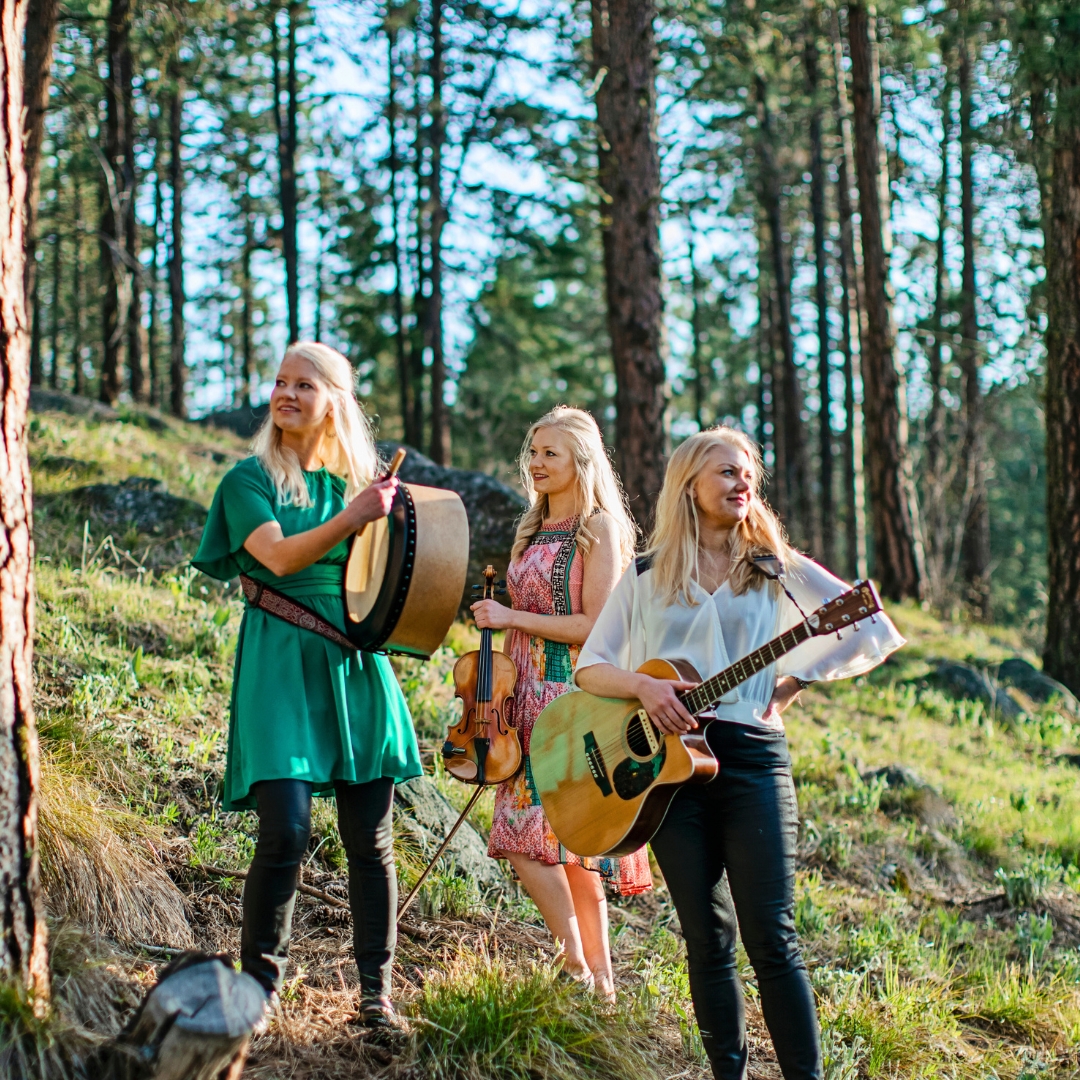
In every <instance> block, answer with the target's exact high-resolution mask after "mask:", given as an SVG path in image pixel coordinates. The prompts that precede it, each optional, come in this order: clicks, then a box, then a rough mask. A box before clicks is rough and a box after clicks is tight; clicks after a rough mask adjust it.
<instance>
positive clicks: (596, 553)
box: [473, 406, 652, 999]
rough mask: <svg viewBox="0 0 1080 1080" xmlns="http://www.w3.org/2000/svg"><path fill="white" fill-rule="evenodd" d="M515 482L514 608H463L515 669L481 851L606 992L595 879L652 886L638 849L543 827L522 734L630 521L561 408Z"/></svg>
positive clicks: (570, 652)
mask: <svg viewBox="0 0 1080 1080" xmlns="http://www.w3.org/2000/svg"><path fill="white" fill-rule="evenodd" d="M521 479H522V483H523V484H524V486H525V489H526V491H527V492H528V494H529V498H530V502H531V505H530V507H529V509H528V510H527V511H526V512H525V515H524V517H523V518H522V519H521V524H520V525H519V526H518V531H517V538H516V540H515V543H514V548H513V552H512V554H511V562H510V569H509V572H508V573H507V575H506V578H507V584H508V585H509V588H510V596H511V599H512V601H513V607H512V608H511V609H508V608H506V607H503V606H502V605H501V604H499V603H497V602H496V601H494V600H484V601H481V602H479V603H477V604H474V605H473V612H474V614H475V616H476V624H477V626H480V627H485V626H487V627H491V628H493V629H497V630H503V629H505V630H509V631H510V634H509V635H508V642H507V651H508V652H509V654H510V656H511V657H512V658H513V660H514V662H515V664H517V669H518V682H517V690H516V693H515V701H514V706H515V709H514V717H515V723H516V726H517V729H518V734H519V736H520V738H521V742H522V750H523V751H524V754H525V763H524V766H523V768H522V770H521V772H520V773H518V775H517V776H516V777H515V778H514V779H513V780H508V781H507V782H506V783H504V784H500V785H499V789H498V791H497V793H496V800H495V817H494V822H493V825H492V829H491V839H490V844H489V848H488V853H489V854H490V855H492V856H493V857H494V858H506V859H509V860H510V862H511V864H512V865H513V867H514V870H515V871H516V872H517V875H518V877H519V878H520V879H521V882H522V884H523V885H524V886H525V888H526V889H527V890H528V893H529V895H530V896H531V897H532V898H533V900H534V901H535V902H536V906H537V907H538V908H539V909H540V912H541V914H542V915H543V916H544V921H545V922H546V923H547V926H548V929H549V930H550V931H551V933H552V935H553V937H554V938H555V939H556V941H558V942H559V944H560V946H561V948H562V950H563V957H562V962H563V969H564V970H565V971H566V972H567V973H568V974H569V975H571V976H572V977H574V978H577V979H580V980H582V981H584V982H587V983H591V984H593V985H595V987H596V991H597V993H598V994H599V995H601V996H602V997H605V998H609V999H610V998H613V997H614V993H615V985H614V980H613V975H612V970H611V950H610V948H609V945H608V928H607V904H606V901H605V898H604V886H603V883H602V881H601V878H603V879H605V880H607V881H608V883H609V884H610V886H611V887H612V888H614V889H615V890H617V891H618V892H620V893H623V894H631V893H637V892H643V891H644V890H646V889H648V888H651V886H652V876H651V874H650V872H649V862H648V857H647V855H646V852H645V850H644V849H642V850H641V851H637V852H635V853H634V854H633V855H628V856H626V857H625V858H622V859H582V858H579V857H578V856H577V855H572V854H571V853H570V852H568V851H567V850H566V849H565V848H564V847H562V846H561V845H560V843H559V841H558V840H557V839H556V837H555V834H554V833H553V832H552V831H551V826H550V825H549V824H548V820H547V818H546V817H545V816H544V811H543V808H542V807H541V805H540V799H539V796H538V795H537V793H536V788H535V786H534V784H533V780H532V771H531V766H530V762H529V738H530V735H531V733H532V728H533V724H534V722H535V721H536V718H537V716H538V715H539V714H540V711H541V710H542V709H543V708H544V706H545V705H547V704H548V703H549V702H550V701H553V700H554V699H555V698H556V697H558V696H559V695H560V694H563V693H566V692H567V691H568V690H571V689H572V688H573V687H572V684H571V678H572V676H573V671H574V664H575V662H576V660H577V656H578V651H579V649H580V647H581V643H582V642H583V641H584V640H585V639H586V637H588V635H589V631H590V630H591V629H592V627H593V623H594V622H595V621H596V617H597V616H598V615H599V614H600V610H601V609H602V608H603V606H604V603H605V601H606V600H607V598H608V595H609V594H610V592H611V590H612V588H614V586H615V583H616V581H618V579H619V575H620V574H621V573H622V571H623V569H624V568H625V567H626V565H627V564H628V563H629V562H630V559H631V557H632V555H633V550H634V549H633V543H634V527H633V525H632V524H631V522H630V517H629V515H628V514H627V512H626V507H625V503H624V500H623V494H622V490H621V488H620V487H619V482H618V480H617V479H616V476H615V473H614V470H613V469H612V467H611V463H610V461H608V457H607V453H606V452H605V450H604V444H603V440H602V438H601V436H600V429H599V428H598V427H597V426H596V421H595V420H593V418H592V417H591V416H590V415H589V414H588V413H586V412H582V411H581V410H580V409H571V408H567V407H565V406H560V407H558V408H556V409H553V410H552V411H551V412H549V413H548V414H547V415H546V416H543V417H541V419H539V420H537V422H536V423H535V424H533V426H532V427H531V428H530V429H529V433H528V436H527V437H526V440H525V445H524V447H523V448H522V455H521Z"/></svg>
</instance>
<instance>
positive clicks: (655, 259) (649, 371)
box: [591, 0, 666, 528]
mask: <svg viewBox="0 0 1080 1080" xmlns="http://www.w3.org/2000/svg"><path fill="white" fill-rule="evenodd" d="M655 14H656V7H655V4H654V2H653V0H619V2H617V3H612V2H609V0H592V3H591V15H592V53H593V68H594V71H595V75H596V78H597V80H598V81H599V88H598V89H597V91H596V117H597V121H598V125H599V132H598V136H599V137H598V143H599V150H598V159H599V180H600V186H601V188H602V189H603V192H604V195H605V200H604V207H603V211H602V213H603V246H604V270H605V277H606V288H607V306H608V332H609V334H610V336H611V353H612V360H613V362H614V367H615V377H616V389H615V408H616V419H615V442H616V451H617V454H618V461H619V468H620V471H621V473H622V480H623V485H624V487H625V489H626V493H627V496H628V498H629V500H630V508H631V510H632V512H633V514H634V516H635V517H636V518H637V520H638V522H639V523H640V524H641V525H642V526H643V527H645V528H648V527H649V525H650V524H651V520H652V514H653V509H654V507H655V505H656V497H657V495H658V494H659V491H660V486H661V484H662V483H663V480H664V464H665V461H666V446H665V435H664V406H665V392H664V389H665V388H664V383H665V372H664V358H663V297H662V294H661V288H660V277H661V266H660V159H659V154H658V151H657V145H656V69H655V64H656V56H655V51H656V48H655V38H654V34H653V19H654V17H655Z"/></svg>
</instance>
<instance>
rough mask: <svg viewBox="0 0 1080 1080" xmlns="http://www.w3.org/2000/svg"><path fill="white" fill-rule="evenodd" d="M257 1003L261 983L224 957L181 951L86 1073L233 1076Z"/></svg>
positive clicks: (202, 1079) (148, 1078)
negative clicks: (235, 967) (237, 968)
mask: <svg viewBox="0 0 1080 1080" xmlns="http://www.w3.org/2000/svg"><path fill="white" fill-rule="evenodd" d="M265 1009H266V994H265V993H264V992H263V990H262V987H260V986H259V984H258V983H257V982H256V981H255V980H254V979H253V978H252V977H251V976H250V975H245V974H243V973H242V972H239V971H236V970H235V969H234V968H233V966H232V961H231V960H230V959H229V957H227V956H224V955H220V954H219V955H217V956H210V955H208V954H206V953H197V952H188V953H184V954H183V955H182V956H180V957H178V958H177V959H176V960H174V961H173V962H172V963H171V964H169V965H168V966H167V967H165V968H164V969H163V970H162V972H161V976H160V978H159V979H158V982H157V984H156V985H155V986H154V988H153V989H152V990H151V991H150V992H149V993H148V994H147V995H146V997H145V998H143V1001H142V1004H141V1005H140V1006H139V1008H138V1010H137V1011H136V1013H135V1015H134V1016H133V1017H132V1018H131V1020H130V1021H129V1023H128V1025H127V1026H126V1027H125V1028H124V1030H123V1031H122V1032H121V1033H120V1034H119V1035H118V1036H117V1037H116V1038H115V1039H113V1040H111V1041H110V1042H108V1043H106V1044H105V1045H104V1046H103V1047H101V1049H99V1050H98V1051H97V1053H96V1054H95V1055H94V1058H93V1059H92V1060H91V1061H90V1062H89V1063H88V1069H87V1072H88V1074H89V1075H90V1077H92V1078H93V1080H239V1077H240V1075H241V1074H242V1073H243V1071H244V1063H245V1061H246V1060H247V1051H248V1042H249V1040H250V1038H251V1033H252V1031H253V1030H254V1028H255V1025H256V1024H257V1023H258V1022H259V1021H260V1020H261V1019H262V1017H263V1015H264V1013H265Z"/></svg>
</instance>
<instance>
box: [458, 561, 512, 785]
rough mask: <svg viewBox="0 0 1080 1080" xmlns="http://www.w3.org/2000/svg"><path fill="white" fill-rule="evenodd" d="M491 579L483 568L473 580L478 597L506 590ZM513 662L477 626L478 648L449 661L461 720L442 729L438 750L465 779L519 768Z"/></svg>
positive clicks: (498, 777)
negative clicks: (479, 579)
mask: <svg viewBox="0 0 1080 1080" xmlns="http://www.w3.org/2000/svg"><path fill="white" fill-rule="evenodd" d="M505 585H506V582H505V581H500V582H496V581H495V568H494V567H492V566H489V567H488V568H487V569H486V570H485V571H484V584H483V585H474V586H473V591H474V592H475V593H480V595H478V596H477V599H478V600H493V599H494V598H495V596H496V593H498V594H499V595H502V594H503V593H505V592H506V589H505ZM517 676H518V673H517V666H516V665H515V664H514V661H513V660H511V659H510V657H509V656H507V655H506V653H504V652H496V651H495V650H494V649H493V648H492V646H491V630H490V629H484V630H481V631H480V648H479V649H475V650H474V651H473V652H468V653H465V655H464V656H462V657H461V659H460V660H458V662H457V663H456V664H455V665H454V687H455V693H456V696H457V697H459V698H461V704H462V710H461V722H460V723H458V724H454V725H451V727H450V730H449V731H448V732H447V733H446V742H444V743H443V748H442V754H443V763H444V764H445V766H446V771H447V772H448V773H449V774H450V775H451V776H453V777H454V778H455V779H457V780H461V781H463V782H464V783H466V784H477V785H480V786H483V785H484V784H501V783H502V782H503V781H504V780H509V779H510V777H512V776H513V775H514V774H515V773H516V772H517V771H518V769H520V768H521V743H520V742H519V741H518V733H517V730H516V729H515V728H514V727H512V726H511V721H512V719H513V716H512V713H513V707H514V687H515V686H516V685H517Z"/></svg>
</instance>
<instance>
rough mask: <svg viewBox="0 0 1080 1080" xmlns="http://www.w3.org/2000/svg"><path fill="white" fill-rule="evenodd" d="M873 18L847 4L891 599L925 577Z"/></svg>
mask: <svg viewBox="0 0 1080 1080" xmlns="http://www.w3.org/2000/svg"><path fill="white" fill-rule="evenodd" d="M874 19H875V15H874V14H873V12H872V9H869V10H868V8H867V7H866V6H865V5H863V4H849V5H848V38H849V42H850V47H851V75H852V106H853V114H854V128H855V167H856V174H857V179H858V188H859V214H860V217H861V219H862V222H861V230H860V231H861V233H862V250H863V290H864V298H865V312H866V336H865V338H864V339H863V342H862V348H861V353H862V355H861V360H862V377H863V411H864V413H865V415H866V461H867V466H868V472H869V474H870V476H869V481H870V506H871V511H872V517H873V533H874V569H875V573H876V576H877V577H878V579H879V580H880V582H881V591H882V594H883V595H884V596H886V597H888V598H889V599H890V600H901V599H904V598H906V597H918V596H919V595H920V591H921V585H922V583H921V581H920V568H919V559H918V557H917V551H916V539H915V527H914V520H913V513H912V509H913V508H912V506H911V504H910V502H909V498H910V493H909V491H908V490H907V478H906V476H905V470H906V462H905V454H906V446H905V443H906V441H907V440H906V420H905V418H904V417H903V415H902V412H901V408H900V397H901V393H900V378H899V373H898V371H897V368H896V362H895V357H894V356H893V334H892V326H891V312H890V302H889V289H888V258H887V249H886V236H885V228H886V223H885V220H884V216H883V203H884V200H883V198H882V192H881V185H882V178H883V177H882V170H881V150H880V142H879V138H878V115H879V107H878V88H877V86H876V85H875V83H876V78H875V76H876V71H875V64H874V56H873V47H874V43H873V41H872V23H873V21H874Z"/></svg>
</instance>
